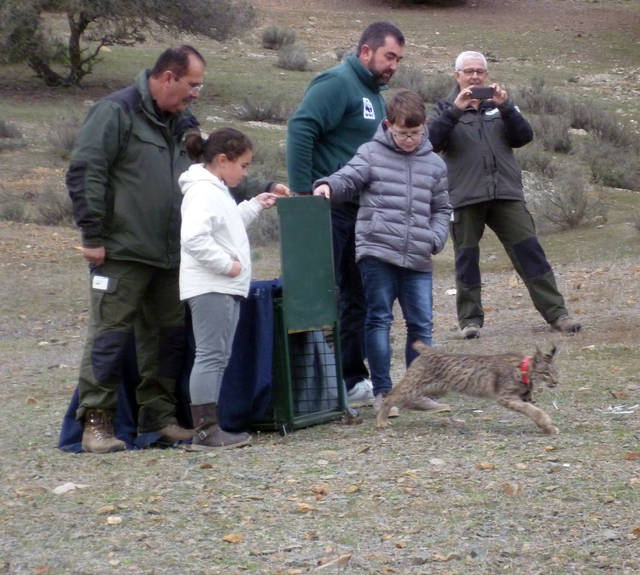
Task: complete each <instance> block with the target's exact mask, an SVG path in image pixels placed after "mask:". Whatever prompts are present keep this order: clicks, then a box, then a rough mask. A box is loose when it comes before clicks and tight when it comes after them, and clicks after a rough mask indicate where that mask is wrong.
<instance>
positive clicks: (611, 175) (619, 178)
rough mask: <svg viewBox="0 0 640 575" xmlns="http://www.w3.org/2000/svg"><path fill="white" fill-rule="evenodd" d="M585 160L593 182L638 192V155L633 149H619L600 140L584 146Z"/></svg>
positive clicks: (596, 139) (639, 188)
mask: <svg viewBox="0 0 640 575" xmlns="http://www.w3.org/2000/svg"><path fill="white" fill-rule="evenodd" d="M584 155H585V160H586V162H587V164H588V165H589V168H590V169H591V176H592V179H593V181H594V182H596V183H597V184H600V185H602V186H611V187H613V188H625V189H627V190H635V191H640V153H639V152H638V149H637V148H635V147H621V146H616V145H615V144H613V143H611V142H609V141H606V140H604V139H602V138H595V139H594V142H593V144H592V145H590V146H585V152H584Z"/></svg>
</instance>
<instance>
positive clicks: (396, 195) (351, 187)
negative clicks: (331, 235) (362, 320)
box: [313, 123, 451, 272]
mask: <svg viewBox="0 0 640 575" xmlns="http://www.w3.org/2000/svg"><path fill="white" fill-rule="evenodd" d="M320 184H328V185H329V187H330V188H331V199H332V201H334V202H345V201H349V200H354V199H357V198H358V196H359V198H360V208H359V210H358V220H357V222H356V261H359V260H360V259H362V258H363V257H365V256H372V257H375V258H378V259H380V260H382V261H385V262H389V263H391V264H394V265H396V266H399V267H403V268H407V269H411V270H415V271H421V272H429V271H432V269H433V264H432V262H431V255H432V254H436V253H438V252H439V251H441V250H442V248H443V247H444V244H445V242H446V240H447V235H448V233H449V217H450V214H451V205H450V204H449V194H448V191H447V187H448V184H447V169H446V166H445V163H444V161H443V160H442V159H441V158H440V157H439V156H438V155H437V154H436V153H435V152H434V151H433V148H432V146H431V143H430V142H429V138H428V137H427V133H426V128H425V134H424V137H423V139H422V143H421V144H420V146H419V147H418V148H417V149H416V150H414V151H413V152H405V151H403V150H401V149H400V148H399V147H398V146H397V145H396V144H395V142H394V141H393V137H392V136H391V133H390V132H389V130H388V129H387V128H386V126H384V123H383V124H381V125H380V126H379V127H378V129H377V131H376V133H375V135H374V137H373V139H372V140H371V141H370V142H367V143H366V144H363V145H362V146H360V147H359V148H358V151H357V152H356V155H355V156H354V157H353V158H352V159H351V160H350V161H349V162H348V163H347V164H346V165H345V166H344V167H343V168H341V169H340V170H338V171H337V172H335V173H334V174H332V175H331V176H329V177H327V178H322V179H320V180H317V181H316V182H314V185H313V187H314V188H316V187H317V186H319V185H320Z"/></svg>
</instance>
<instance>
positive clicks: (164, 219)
mask: <svg viewBox="0 0 640 575" xmlns="http://www.w3.org/2000/svg"><path fill="white" fill-rule="evenodd" d="M148 75H149V72H148V71H143V72H141V73H140V74H139V75H138V77H137V78H136V81H135V84H134V85H132V86H129V87H128V88H125V89H123V90H120V91H119V92H115V93H113V94H110V95H109V96H106V97H105V98H103V99H102V100H100V101H99V102H97V103H96V104H95V105H94V106H93V107H92V108H91V110H90V111H89V114H88V115H87V118H86V120H85V122H84V124H83V125H82V127H81V128H80V131H79V132H78V135H77V137H76V141H75V144H74V147H73V151H72V154H71V163H70V166H69V170H68V172H67V178H66V180H67V189H68V191H69V195H70V196H71V201H72V203H73V212H74V218H75V221H76V223H77V225H78V226H79V227H80V229H81V230H82V243H83V245H84V246H85V247H100V246H104V247H105V250H106V257H107V259H115V260H130V261H137V262H141V263H146V264H150V265H154V266H157V267H162V268H173V267H177V266H178V264H179V261H180V203H181V201H182V194H181V192H180V188H179V186H178V177H179V176H180V174H181V173H182V172H183V171H184V170H186V169H187V168H188V167H189V165H190V164H191V161H190V160H189V158H188V156H187V154H186V151H185V148H184V138H183V135H184V133H185V132H186V131H187V130H188V129H193V128H195V127H196V126H197V125H198V124H197V121H196V119H195V118H194V117H193V115H192V114H191V113H190V112H188V111H185V112H182V113H179V114H163V113H162V112H161V111H160V110H158V108H157V106H156V105H155V103H154V101H153V98H152V97H151V93H150V92H149V83H148Z"/></svg>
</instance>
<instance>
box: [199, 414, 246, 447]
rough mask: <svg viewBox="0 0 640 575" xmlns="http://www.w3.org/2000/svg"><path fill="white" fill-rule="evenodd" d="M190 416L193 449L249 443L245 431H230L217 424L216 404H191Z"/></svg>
mask: <svg viewBox="0 0 640 575" xmlns="http://www.w3.org/2000/svg"><path fill="white" fill-rule="evenodd" d="M191 417H192V418H193V427H194V428H195V435H194V436H193V441H192V442H191V449H192V450H193V451H203V450H206V449H213V448H215V447H243V446H244V445H248V444H249V443H250V435H249V434H248V433H245V432H241V433H232V432H230V431H225V430H224V429H222V428H221V427H220V426H219V425H218V405H217V404H216V403H205V404H202V405H192V406H191Z"/></svg>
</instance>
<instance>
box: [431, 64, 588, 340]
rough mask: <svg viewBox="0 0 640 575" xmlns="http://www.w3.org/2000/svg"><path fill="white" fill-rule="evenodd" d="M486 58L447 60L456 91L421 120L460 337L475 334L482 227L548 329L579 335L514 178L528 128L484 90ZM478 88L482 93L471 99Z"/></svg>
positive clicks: (494, 91) (501, 95) (499, 95)
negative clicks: (449, 209)
mask: <svg viewBox="0 0 640 575" xmlns="http://www.w3.org/2000/svg"><path fill="white" fill-rule="evenodd" d="M487 76H488V71H487V60H486V58H485V57H484V56H483V55H482V54H481V53H480V52H470V51H467V52H462V53H460V54H459V55H458V57H457V59H456V62H455V77H456V80H457V86H456V88H455V89H454V91H453V92H452V93H451V94H450V96H449V97H448V98H445V99H443V100H440V101H439V102H437V104H436V107H435V109H434V110H433V112H432V113H431V114H430V115H429V118H428V122H427V123H428V125H429V139H430V140H431V143H432V144H433V148H434V149H435V151H436V152H442V156H443V158H444V160H445V162H446V164H447V169H448V175H449V197H450V200H451V204H452V205H453V208H454V212H453V220H452V222H451V238H452V240H453V247H454V250H455V262H456V263H455V265H456V292H457V295H456V304H457V311H458V322H459V324H460V328H461V333H462V336H463V337H464V338H466V339H472V338H476V337H479V336H480V328H481V327H482V326H483V324H484V311H483V308H482V302H481V293H480V292H481V280H480V248H479V243H480V239H481V238H482V235H483V233H484V228H485V225H487V226H489V227H490V228H491V229H492V230H493V231H494V232H495V234H496V235H497V236H498V239H499V240H500V242H501V243H502V245H503V246H504V248H505V250H506V251H507V254H508V255H509V258H510V259H511V262H512V264H513V267H514V268H515V270H516V271H517V272H518V274H519V275H520V277H521V278H522V280H523V282H524V284H525V286H526V287H527V290H528V291H529V295H530V296H531V299H532V301H533V304H534V306H535V308H536V309H537V310H538V312H540V314H541V315H542V317H543V318H544V319H545V320H546V321H547V322H548V323H549V325H550V326H551V328H552V329H554V330H556V331H560V332H564V333H570V334H571V333H575V332H577V331H579V330H580V328H581V325H580V323H579V322H578V321H576V320H575V319H573V318H571V317H570V316H569V313H568V312H567V308H566V306H565V302H564V298H563V297H562V294H561V293H560V292H559V290H558V287H557V285H556V280H555V277H554V274H553V270H552V269H551V265H550V264H549V262H548V261H547V257H546V255H545V253H544V250H543V249H542V246H541V245H540V242H539V241H538V238H537V235H536V230H535V225H534V222H533V218H532V217H531V214H530V213H529V211H528V210H527V207H526V204H525V201H524V192H523V189H522V174H521V170H520V166H519V165H518V162H517V161H516V158H515V155H514V153H513V148H519V147H521V146H524V145H526V144H528V143H529V142H530V141H531V140H532V139H533V130H532V129H531V125H530V124H529V122H527V120H526V119H525V118H524V116H523V115H522V114H521V113H520V110H519V109H518V107H517V106H515V105H514V104H513V102H512V101H511V100H510V99H509V97H508V94H507V92H506V90H504V89H503V88H501V87H500V86H499V85H498V84H491V86H486V87H485V83H486V81H487ZM478 88H483V89H488V94H486V95H485V94H481V93H474V92H475V90H477V89H478Z"/></svg>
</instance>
